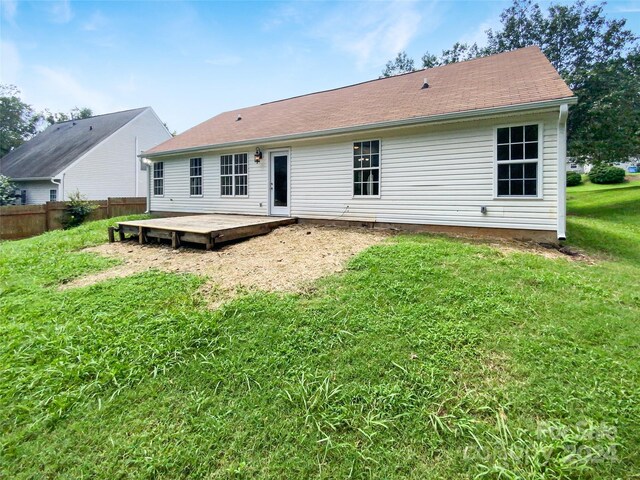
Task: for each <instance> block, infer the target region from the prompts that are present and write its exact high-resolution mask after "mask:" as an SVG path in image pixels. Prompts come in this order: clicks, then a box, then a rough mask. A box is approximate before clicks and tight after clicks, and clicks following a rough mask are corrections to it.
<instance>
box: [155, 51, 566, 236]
mask: <svg viewBox="0 0 640 480" xmlns="http://www.w3.org/2000/svg"><path fill="white" fill-rule="evenodd" d="M575 102H576V98H575V97H574V95H573V93H572V92H571V90H570V89H569V88H568V87H567V85H566V84H565V83H564V81H563V80H562V78H561V77H560V76H559V75H558V73H557V72H556V71H555V69H554V68H553V66H552V65H551V64H550V63H549V61H548V60H547V59H546V57H545V56H544V55H543V54H542V52H541V51H540V49H538V48H537V47H528V48H523V49H519V50H515V51H512V52H508V53H502V54H498V55H493V56H489V57H485V58H479V59H474V60H470V61H466V62H461V63H454V64H450V65H446V66H441V67H436V68H431V69H428V70H421V71H418V72H413V73H408V74H404V75H398V76H395V77H390V78H383V79H377V80H372V81H369V82H364V83H360V84H357V85H351V86H347V87H344V88H337V89H334V90H328V91H323V92H318V93H312V94H309V95H303V96H299V97H294V98H289V99H286V100H281V101H276V102H271V103H265V104H262V105H257V106H254V107H249V108H242V109H238V110H233V111H229V112H226V113H222V114H220V115H218V116H216V117H213V118H211V119H210V120H208V121H206V122H204V123H202V124H200V125H197V126H195V127H193V128H191V129H190V130H187V131H186V132H184V133H183V134H181V135H178V136H176V137H174V138H172V139H170V140H168V141H166V142H164V143H162V144H160V145H158V146H155V147H154V148H152V149H150V150H147V151H145V152H144V153H143V156H144V157H145V158H147V159H149V160H151V161H152V162H153V177H152V181H153V190H152V191H151V199H150V203H151V210H152V211H156V212H202V213H204V212H211V213H242V214H256V215H274V216H277V215H284V216H294V217H298V218H299V219H302V220H304V219H311V220H330V221H336V220H346V221H352V222H356V223H362V222H368V223H369V224H374V225H381V224H382V225H389V224H397V225H421V226H422V225H432V226H436V227H443V226H446V227H451V226H453V227H456V228H457V229H465V228H468V227H471V228H477V227H483V228H491V229H509V230H510V231H511V232H508V233H509V234H512V235H516V236H519V237H533V236H535V237H536V238H541V237H544V238H554V239H555V238H556V237H559V238H564V236H565V216H566V214H565V173H564V172H565V161H566V160H565V157H566V119H567V112H568V106H569V105H570V104H574V103H575ZM502 232H503V233H507V232H505V231H504V230H502Z"/></svg>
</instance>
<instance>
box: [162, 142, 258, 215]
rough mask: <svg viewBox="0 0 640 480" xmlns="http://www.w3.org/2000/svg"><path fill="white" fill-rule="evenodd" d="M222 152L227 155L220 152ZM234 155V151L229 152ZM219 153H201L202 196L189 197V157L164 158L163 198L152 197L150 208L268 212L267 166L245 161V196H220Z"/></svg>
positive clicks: (211, 211)
mask: <svg viewBox="0 0 640 480" xmlns="http://www.w3.org/2000/svg"><path fill="white" fill-rule="evenodd" d="M222 155H223V156H224V155H228V154H227V153H226V152H223V153H222ZM231 155H235V153H231ZM220 156H221V155H220V153H217V154H211V155H203V156H202V171H203V177H202V190H203V195H202V197H197V198H194V197H190V196H189V191H188V189H185V188H184V185H185V182H188V176H187V175H188V171H189V158H175V159H167V160H164V178H165V180H164V197H161V198H155V197H152V198H151V210H152V211H156V212H163V211H164V212H193V213H238V214H247V215H267V213H268V207H267V201H268V197H267V178H268V168H269V165H268V163H269V162H267V161H264V160H263V161H262V162H260V163H254V162H247V178H248V179H249V181H248V188H247V195H246V196H242V197H241V196H233V197H224V196H221V193H222V189H221V178H222V177H221V175H220V172H221V168H220Z"/></svg>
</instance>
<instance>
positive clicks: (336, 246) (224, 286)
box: [62, 225, 391, 303]
mask: <svg viewBox="0 0 640 480" xmlns="http://www.w3.org/2000/svg"><path fill="white" fill-rule="evenodd" d="M390 235H391V233H390V232H388V231H380V230H368V229H364V228H335V227H322V226H311V225H291V226H287V227H280V228H278V229H276V230H274V231H273V232H271V233H269V234H268V235H264V236H261V237H254V238H250V239H248V240H245V241H242V242H238V243H235V244H230V245H227V246H223V247H221V248H219V249H217V250H214V251H210V252H207V251H204V250H195V249H188V248H181V249H179V250H173V249H172V248H171V247H169V246H165V245H138V244H136V243H133V242H123V243H119V242H117V243H107V244H103V245H99V246H97V247H92V248H88V249H86V250H84V251H86V252H93V253H97V254H100V255H104V256H107V257H114V258H118V259H120V260H123V261H124V263H123V264H122V265H118V266H116V267H113V268H110V269H108V270H105V271H102V272H98V273H95V274H91V275H87V276H84V277H80V278H77V279H75V280H72V281H70V282H68V283H66V284H65V285H63V286H62V288H73V287H82V286H87V285H93V284H95V283H98V282H101V281H103V280H107V279H110V278H118V277H126V276H129V275H133V274H135V273H140V272H144V271H147V270H150V269H156V270H161V271H165V272H174V273H194V274H197V275H205V276H207V277H208V279H209V281H208V282H207V284H206V285H205V286H204V287H203V289H202V293H203V294H206V295H208V296H209V298H211V300H212V303H217V300H218V299H219V298H220V297H225V296H228V294H230V293H232V292H234V291H235V290H236V289H238V288H247V289H260V290H266V291H301V290H303V289H304V288H305V287H306V286H307V285H308V284H309V283H310V282H312V281H313V280H315V279H317V278H320V277H323V276H326V275H329V274H331V273H335V272H340V271H341V270H343V269H344V267H345V265H346V263H347V261H348V260H349V258H351V257H352V256H354V255H355V254H357V253H358V252H360V251H362V250H364V249H365V248H367V247H369V246H371V245H375V244H377V243H380V242H381V241H383V240H384V239H385V238H387V237H389V236H390ZM213 297H216V298H215V299H214V298H213Z"/></svg>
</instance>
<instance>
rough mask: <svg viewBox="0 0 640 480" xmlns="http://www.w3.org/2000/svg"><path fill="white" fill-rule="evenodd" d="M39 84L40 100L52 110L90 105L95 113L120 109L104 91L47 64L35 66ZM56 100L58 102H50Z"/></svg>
mask: <svg viewBox="0 0 640 480" xmlns="http://www.w3.org/2000/svg"><path fill="white" fill-rule="evenodd" d="M33 68H34V70H35V72H36V74H37V76H38V80H40V81H39V82H38V84H39V85H37V86H38V93H39V95H40V97H42V99H40V102H38V103H42V104H45V105H46V106H48V107H49V108H50V109H52V110H65V111H66V110H69V109H70V108H73V107H76V106H77V107H89V108H91V109H92V110H93V111H94V113H107V112H110V111H114V110H117V109H119V106H118V105H116V103H115V102H114V100H113V99H112V98H111V97H110V96H108V95H105V94H104V93H102V92H100V91H98V90H95V89H92V88H88V87H85V86H84V85H82V84H81V83H80V82H79V81H78V80H77V79H76V78H75V77H74V76H73V75H72V74H71V73H69V72H67V71H65V70H61V69H54V68H49V67H45V66H41V65H38V66H35V67H33ZM52 101H55V102H56V104H55V105H52V104H50V103H51V102H52Z"/></svg>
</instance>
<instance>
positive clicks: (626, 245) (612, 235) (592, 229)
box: [567, 215, 640, 264]
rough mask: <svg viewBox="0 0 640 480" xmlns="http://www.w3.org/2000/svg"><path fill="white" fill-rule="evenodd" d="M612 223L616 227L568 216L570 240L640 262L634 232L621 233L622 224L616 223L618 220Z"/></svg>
mask: <svg viewBox="0 0 640 480" xmlns="http://www.w3.org/2000/svg"><path fill="white" fill-rule="evenodd" d="M601 216H603V215H601ZM604 216H605V217H606V215H604ZM602 221H606V220H601V222H602ZM611 223H612V224H613V225H615V228H606V227H607V226H608V225H606V224H604V225H602V224H600V225H596V224H594V223H592V222H590V223H589V224H585V223H583V222H580V220H579V219H572V218H568V219H567V226H568V238H569V242H570V243H571V244H573V245H576V246H578V247H582V248H586V249H589V250H594V251H596V252H600V253H604V254H609V255H612V256H614V257H617V258H619V259H623V260H628V261H631V262H633V263H636V264H640V246H639V245H638V240H637V238H636V237H635V236H634V234H633V232H630V233H629V232H625V233H628V235H624V234H621V233H619V232H620V226H619V225H616V223H617V222H611ZM623 231H624V230H623Z"/></svg>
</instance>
